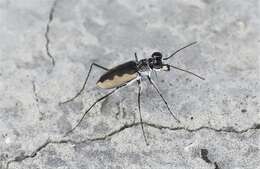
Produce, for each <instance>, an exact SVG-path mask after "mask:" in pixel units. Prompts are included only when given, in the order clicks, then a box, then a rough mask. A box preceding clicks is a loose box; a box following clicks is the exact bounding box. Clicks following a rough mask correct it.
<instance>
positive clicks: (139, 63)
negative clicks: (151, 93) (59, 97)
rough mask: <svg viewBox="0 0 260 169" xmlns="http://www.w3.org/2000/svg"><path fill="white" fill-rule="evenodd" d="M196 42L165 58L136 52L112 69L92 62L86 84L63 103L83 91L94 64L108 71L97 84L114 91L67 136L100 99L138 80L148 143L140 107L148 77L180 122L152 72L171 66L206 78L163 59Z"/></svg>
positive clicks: (160, 55) (141, 121)
mask: <svg viewBox="0 0 260 169" xmlns="http://www.w3.org/2000/svg"><path fill="white" fill-rule="evenodd" d="M195 43H196V42H192V43H190V44H188V45H186V46H184V47H182V48H180V49H178V50H176V51H175V52H174V53H172V54H171V55H170V56H168V57H165V58H163V56H162V53H161V52H154V53H153V54H152V55H151V57H150V58H146V59H141V60H138V57H137V54H136V53H135V60H132V61H128V62H125V63H123V64H120V65H117V66H115V67H113V68H111V69H108V68H106V67H104V66H101V65H99V64H96V63H92V64H91V66H90V68H89V71H88V74H87V77H86V79H85V81H84V84H83V86H82V88H81V89H80V91H79V92H78V93H77V94H76V95H75V96H74V97H72V98H71V99H69V100H67V101H65V102H62V104H64V103H67V102H70V101H72V100H74V99H75V98H76V97H78V96H79V95H80V94H81V92H82V91H83V90H84V88H85V86H86V83H87V81H88V78H89V76H90V73H91V72H92V69H93V66H95V67H98V68H100V69H103V70H105V71H106V72H105V73H104V74H103V75H101V76H100V78H99V80H98V81H97V83H96V85H97V86H98V87H99V88H102V89H113V90H112V91H110V92H109V93H107V94H106V95H104V96H103V97H101V98H99V99H97V100H96V101H95V102H94V103H93V104H92V105H91V106H90V107H89V108H88V109H87V110H86V111H85V113H84V114H83V116H82V117H81V118H80V120H79V121H78V122H77V124H76V125H75V126H74V127H73V128H72V129H71V130H69V131H68V132H67V133H66V134H65V136H66V135H67V134H69V133H71V132H72V131H73V130H75V129H76V128H77V127H78V126H79V125H80V123H81V122H82V120H83V119H84V117H85V116H86V115H87V113H88V112H89V111H90V110H91V109H92V108H93V107H94V106H95V105H96V104H97V103H99V102H100V101H102V100H104V99H105V98H107V97H108V96H110V95H112V94H113V93H114V92H116V91H117V90H119V89H120V88H122V87H124V86H127V85H130V84H132V83H133V82H135V81H137V84H138V112H139V119H140V124H141V128H142V132H143V136H144V140H145V143H146V144H147V145H148V142H147V138H146V135H145V132H144V127H143V120H142V114H141V107H140V95H141V85H140V84H141V80H143V79H145V78H147V79H148V81H149V83H150V84H151V85H152V86H153V88H154V89H155V90H156V92H157V93H158V95H159V96H160V97H161V99H162V100H163V102H164V104H165V105H166V107H167V109H168V111H169V113H170V114H171V116H172V117H173V118H174V119H175V120H176V121H177V122H178V123H180V120H179V119H178V118H177V117H176V116H175V115H174V114H173V112H172V111H171V109H170V108H169V106H168V103H167V101H166V100H165V99H164V97H163V95H162V93H161V92H160V90H159V88H158V87H157V85H156V84H155V83H154V81H153V80H152V78H151V73H153V72H154V73H155V74H156V72H158V71H170V70H171V68H173V69H177V70H180V71H184V72H186V73H189V74H192V75H194V76H196V77H198V78H200V79H202V80H205V79H204V78H203V77H201V76H199V75H197V74H195V73H193V72H190V71H188V70H184V69H181V68H178V67H175V66H173V65H170V64H166V63H164V62H163V61H164V60H168V59H170V58H171V57H173V56H174V55H175V54H176V53H178V52H179V51H181V50H183V49H185V48H187V47H189V46H191V45H194V44H195Z"/></svg>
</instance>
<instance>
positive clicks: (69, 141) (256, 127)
mask: <svg viewBox="0 0 260 169" xmlns="http://www.w3.org/2000/svg"><path fill="white" fill-rule="evenodd" d="M143 123H144V125H145V126H149V127H152V128H156V129H159V130H163V129H166V130H170V131H179V130H184V131H187V132H190V133H192V132H197V131H200V130H211V131H214V132H226V133H235V134H242V133H246V132H248V131H250V130H259V129H260V124H254V125H253V126H252V127H250V128H247V129H244V130H235V129H234V128H233V127H227V128H222V129H215V128H211V127H207V126H202V127H199V128H196V129H188V128H185V127H173V128H172V127H168V126H163V125H158V124H153V123H148V122H143ZM138 125H140V122H137V123H131V124H125V125H123V126H122V127H120V128H119V129H117V130H114V131H112V132H110V133H108V134H106V135H104V136H100V137H95V138H87V139H84V140H81V141H75V140H72V139H60V140H50V139H47V141H46V142H45V143H43V144H42V145H41V146H39V147H38V148H37V149H36V150H34V151H33V152H32V153H31V154H29V155H24V154H21V155H19V156H16V157H15V158H14V159H13V160H10V161H8V162H7V165H6V169H8V168H9V165H10V164H12V163H15V162H22V161H23V160H26V159H28V158H34V157H35V156H36V155H37V154H38V153H39V152H40V151H41V150H43V149H44V148H46V147H47V146H48V145H50V144H74V145H76V144H84V143H88V142H95V141H103V140H107V139H109V138H111V137H112V136H114V135H116V134H118V133H120V132H122V131H124V130H126V129H129V128H132V127H135V126H138ZM214 165H215V166H216V168H219V167H218V166H217V164H214Z"/></svg>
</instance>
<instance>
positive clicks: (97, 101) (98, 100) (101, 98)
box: [64, 85, 126, 136]
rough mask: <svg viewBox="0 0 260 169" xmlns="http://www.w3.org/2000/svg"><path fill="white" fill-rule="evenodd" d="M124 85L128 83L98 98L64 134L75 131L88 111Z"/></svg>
mask: <svg viewBox="0 0 260 169" xmlns="http://www.w3.org/2000/svg"><path fill="white" fill-rule="evenodd" d="M123 86H126V85H122V86H119V87H117V88H116V89H114V90H112V91H111V92H109V93H107V94H106V95H105V96H103V97H100V98H99V99H97V100H96V101H95V102H94V103H93V104H92V105H91V106H90V107H89V108H88V109H87V110H86V111H85V113H84V114H83V116H82V117H81V118H80V120H79V121H78V122H77V124H76V125H75V126H74V127H73V128H72V129H71V130H69V131H68V132H66V133H65V135H64V136H67V135H68V134H69V133H71V132H73V131H74V130H75V129H76V128H77V127H78V126H79V125H80V123H81V122H82V120H83V119H84V117H85V116H86V115H87V113H88V112H89V111H90V110H91V109H92V108H93V107H94V106H95V105H96V104H97V103H99V102H100V101H102V100H104V99H105V98H107V97H108V96H110V95H112V94H113V93H115V92H116V91H117V90H119V89H120V88H121V87H123Z"/></svg>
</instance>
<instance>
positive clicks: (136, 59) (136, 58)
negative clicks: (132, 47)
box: [135, 52, 138, 62]
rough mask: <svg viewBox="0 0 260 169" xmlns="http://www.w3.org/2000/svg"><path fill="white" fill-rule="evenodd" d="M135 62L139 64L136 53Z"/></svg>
mask: <svg viewBox="0 0 260 169" xmlns="http://www.w3.org/2000/svg"><path fill="white" fill-rule="evenodd" d="M135 61H136V62H138V57H137V54H136V52H135Z"/></svg>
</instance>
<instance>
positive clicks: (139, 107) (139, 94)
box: [137, 80, 149, 145]
mask: <svg viewBox="0 0 260 169" xmlns="http://www.w3.org/2000/svg"><path fill="white" fill-rule="evenodd" d="M137 83H138V111H139V118H140V123H141V128H142V132H143V136H144V141H145V143H146V145H149V144H148V142H147V138H146V135H145V132H144V124H143V118H142V114H141V105H140V97H141V81H140V80H137Z"/></svg>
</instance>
